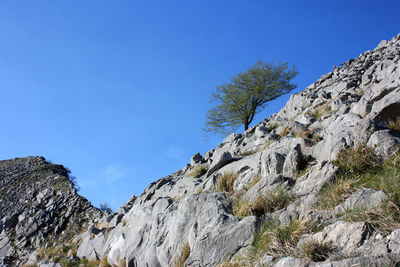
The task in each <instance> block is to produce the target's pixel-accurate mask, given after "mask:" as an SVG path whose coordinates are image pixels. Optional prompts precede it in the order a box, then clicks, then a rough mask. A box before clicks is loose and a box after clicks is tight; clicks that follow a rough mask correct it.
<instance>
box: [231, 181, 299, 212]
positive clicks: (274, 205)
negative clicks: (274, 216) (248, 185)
mask: <svg viewBox="0 0 400 267" xmlns="http://www.w3.org/2000/svg"><path fill="white" fill-rule="evenodd" d="M293 199H294V196H293V195H292V194H289V193H288V192H287V191H285V190H283V189H282V188H277V189H275V190H272V191H270V192H268V193H267V194H265V195H259V196H258V197H257V198H256V200H254V201H253V202H251V201H249V200H246V199H245V200H238V201H236V202H234V203H233V214H234V215H235V216H237V217H240V218H242V217H246V216H250V215H254V216H257V217H259V216H261V215H264V214H266V213H270V212H274V211H277V210H281V209H283V208H286V207H287V206H288V205H289V204H290V203H291V202H292V201H293Z"/></svg>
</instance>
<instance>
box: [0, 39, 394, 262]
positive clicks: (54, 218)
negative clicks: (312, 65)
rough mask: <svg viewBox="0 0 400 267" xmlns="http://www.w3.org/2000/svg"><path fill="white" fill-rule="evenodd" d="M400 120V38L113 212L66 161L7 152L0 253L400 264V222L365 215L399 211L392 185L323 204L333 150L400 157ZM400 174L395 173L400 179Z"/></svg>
mask: <svg viewBox="0 0 400 267" xmlns="http://www.w3.org/2000/svg"><path fill="white" fill-rule="evenodd" d="M399 118H400V35H398V36H397V37H394V38H393V39H392V40H390V41H382V42H381V43H380V44H379V45H378V47H377V48H376V49H374V50H373V51H367V52H364V53H362V54H361V55H360V56H359V57H358V58H356V59H351V60H349V61H347V62H345V63H343V64H342V65H341V66H340V67H336V66H335V67H334V69H333V71H332V72H330V73H328V74H326V75H323V76H322V77H321V78H320V79H319V80H318V81H316V82H315V83H313V84H312V85H310V86H309V87H307V88H306V89H305V90H304V91H302V92H300V93H297V94H294V95H292V96H291V97H290V100H289V101H288V103H287V104H286V105H285V107H284V108H283V109H282V110H281V111H280V112H278V113H276V114H274V115H272V116H270V117H269V118H267V119H265V120H264V121H263V122H261V123H259V124H258V125H255V126H253V127H252V128H250V129H248V130H247V131H246V132H244V133H243V134H231V135H229V136H228V137H227V138H226V139H225V140H224V141H223V142H222V143H221V144H220V145H219V146H218V147H216V148H215V149H213V150H211V151H209V152H206V153H205V154H204V156H202V155H200V154H195V155H194V156H193V157H192V158H191V159H190V164H188V166H186V167H185V168H183V169H182V170H179V171H177V172H175V173H173V174H171V175H169V176H167V177H164V178H162V179H160V180H158V181H156V182H154V183H152V184H150V185H149V187H148V188H147V189H146V190H145V191H144V192H143V194H141V195H140V196H138V197H132V198H131V199H130V200H129V201H128V202H127V203H126V204H125V205H124V206H122V207H121V208H120V209H119V210H118V211H117V212H116V213H113V214H100V212H99V211H98V210H96V209H95V208H93V207H91V206H90V204H89V203H88V202H87V201H86V200H84V199H83V198H81V197H80V196H78V195H77V194H76V192H75V191H74V189H73V187H72V186H71V184H70V182H69V179H68V174H67V171H66V170H65V169H64V168H62V167H61V166H58V165H52V164H49V163H46V162H45V160H44V159H43V158H27V159H16V160H11V161H3V162H0V176H1V179H2V180H1V186H2V187H1V188H2V189H1V199H2V202H1V203H0V210H1V217H2V218H1V219H2V224H1V225H0V257H1V258H3V259H4V261H5V262H6V263H7V262H13V263H17V264H21V263H23V262H27V261H28V259H29V260H30V261H29V262H30V263H32V262H34V261H35V260H36V261H40V260H43V257H42V258H41V257H40V255H38V253H37V250H38V249H39V248H40V247H43V246H47V247H49V246H57V245H59V243H57V242H56V240H55V239H63V240H65V242H66V243H67V244H68V245H69V246H71V247H74V248H75V249H76V251H75V252H74V253H73V255H72V256H71V257H70V259H71V261H74V262H81V263H83V264H85V262H84V261H82V259H86V260H89V261H99V260H101V259H103V260H107V262H108V263H109V264H111V265H115V266H124V265H126V266H218V265H219V264H223V265H224V266H239V265H235V264H240V266H243V265H248V266H252V265H256V266H352V265H353V264H366V265H367V266H368V265H369V264H375V265H390V264H394V263H396V262H398V261H399V260H400V220H399V224H396V223H391V224H390V225H386V226H385V227H384V228H380V227H381V226H380V225H378V223H377V222H376V221H373V220H372V221H371V220H369V219H368V218H366V217H362V216H358V217H354V216H353V215H354V213H356V212H359V213H360V212H364V213H362V214H364V215H365V214H370V213H368V212H376V209H378V208H379V207H383V206H382V205H392V206H387V207H388V208H387V209H386V210H387V211H388V210H390V211H393V212H394V213H395V215H396V214H397V215H399V213H396V208H397V209H399V207H398V206H396V205H397V204H396V203H394V202H393V201H392V193H391V192H389V191H390V190H385V187H384V186H381V185H376V184H377V183H375V184H374V185H371V184H362V186H361V185H360V186H359V187H357V185H358V184H360V182H359V181H360V179H361V178H360V179H358V180H356V182H353V184H351V183H350V182H348V181H347V182H348V184H346V180H343V181H344V182H343V184H344V185H348V187H345V186H344V187H343V188H344V189H340V190H342V191H343V192H346V194H345V193H343V195H340V199H339V200H338V201H337V203H336V202H335V204H334V205H333V206H331V207H330V206H328V205H327V204H326V203H323V204H322V205H323V206H324V208H321V204H320V202H321V195H322V194H323V191H324V190H325V192H326V191H327V190H329V188H330V187H329V186H332V185H334V184H335V183H336V184H338V181H342V180H341V179H342V178H343V177H342V176H341V175H343V169H341V168H340V166H338V164H337V163H336V162H335V160H337V159H338V157H339V156H340V155H341V154H342V153H343V152H344V151H346V149H348V148H349V147H350V148H351V147H357V146H360V147H361V146H366V147H367V148H365V151H366V152H365V153H367V152H368V153H369V151H370V150H371V149H372V150H373V151H374V153H375V154H376V157H377V158H378V159H379V160H381V161H384V160H391V159H392V158H393V155H394V154H396V151H398V149H399V146H400V135H399V132H398V131H399V129H400V125H399V124H400V119H399ZM396 123H397V124H396ZM396 125H397V126H396ZM368 147H370V150H368ZM396 162H397V161H396ZM393 164H394V165H393V166H394V167H393V168H397V169H398V167H397V166H398V165H396V164H397V163H393ZM398 171H399V172H400V170H398ZM394 173H395V174H393V173H392V175H394V178H393V179H394V180H391V182H392V183H397V184H399V185H400V179H399V177H398V173H397V174H396V172H394ZM374 175H378V174H377V173H376V172H375V173H374ZM385 175H389V174H387V173H386V174H385ZM396 175H397V176H396ZM193 177H195V178H193ZM396 177H397V178H396ZM343 179H344V178H343ZM396 179H397V180H396ZM357 183H358V184H357ZM32 185H34V186H32ZM364 187H366V188H364ZM346 188H347V189H346ZM349 188H351V190H349ZM346 190H347V191H346ZM318 203H319V204H318ZM393 205H394V206H393ZM393 207H395V208H393ZM351 212H352V213H351ZM359 213H358V214H359ZM397 215H396V216H397ZM351 216H353V217H351ZM350 217H351V218H356V219H352V220H350V219H349V218H350ZM374 218H375V217H374ZM394 221H396V219H395V220H394ZM78 225H79V226H82V227H81V228H80V229H78V228H77V226H78ZM313 225H317V226H313ZM285 227H286V228H285ZM282 229H286V230H282ZM288 229H292V232H291V233H292V235H293V236H292V237H290V238H289V239H287V240H286V241H285V242H283V241H282V240H281V239H282V238H284V237H282V235H279V234H277V233H279V231H281V230H282V231H285V233H288V232H290V231H289V230H288ZM382 229H383V230H382ZM263 231H265V232H263ZM274 231H275V232H274ZM276 231H278V232H276ZM263 235H264V236H263ZM265 236H267V238H266V239H265V240H267V241H265V242H264V243H260V242H261V241H260V240H263V239H262V238H264V237H265ZM280 238H281V239H280ZM279 242H281V243H279ZM260 248H262V249H260ZM285 255H286V256H285ZM288 255H290V256H288ZM35 257H36V259H35ZM48 260H53V261H54V258H53V259H48Z"/></svg>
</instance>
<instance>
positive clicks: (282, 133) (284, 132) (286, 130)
mask: <svg viewBox="0 0 400 267" xmlns="http://www.w3.org/2000/svg"><path fill="white" fill-rule="evenodd" d="M289 133H290V128H289V127H288V126H284V127H283V128H282V129H281V130H280V131H279V135H280V137H284V136H286V135H288V134H289Z"/></svg>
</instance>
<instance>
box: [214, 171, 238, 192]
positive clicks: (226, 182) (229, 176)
mask: <svg viewBox="0 0 400 267" xmlns="http://www.w3.org/2000/svg"><path fill="white" fill-rule="evenodd" d="M238 176H239V174H238V173H233V172H225V173H223V174H222V175H221V174H220V175H219V176H218V180H217V187H216V189H215V191H216V192H233V184H234V183H235V181H236V179H237V178H238Z"/></svg>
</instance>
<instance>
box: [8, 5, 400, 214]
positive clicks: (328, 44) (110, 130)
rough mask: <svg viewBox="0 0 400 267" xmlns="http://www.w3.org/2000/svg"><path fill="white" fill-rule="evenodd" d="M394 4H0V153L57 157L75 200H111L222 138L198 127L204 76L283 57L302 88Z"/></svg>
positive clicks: (371, 39)
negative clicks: (72, 180) (76, 190)
mask: <svg viewBox="0 0 400 267" xmlns="http://www.w3.org/2000/svg"><path fill="white" fill-rule="evenodd" d="M399 12H400V1H378V0H376V1H371V0H362V1H361V0H360V1H351V0H346V1H341V0H335V1H327V0H324V1H323V0H316V1H307V0H305V1H251V0H249V1H244V0H240V1H235V0H226V1H216V0H212V1H211V0H210V1H208V0H205V1H187V0H186V1H183V0H182V1H175V0H172V1H166V0H165V1H151V0H150V1H148V0H146V1H127V0H126V1H116V0H113V1H102V0H85V1H82V0H60V1H54V0H48V1H44V0H37V1H32V0H26V1H16V0H0V159H9V158H14V157H25V156H29V155H40V156H44V157H46V158H47V159H49V160H51V161H52V162H53V163H59V164H63V165H64V166H66V167H68V168H69V169H70V170H71V171H72V174H73V175H74V176H76V177H77V181H78V184H79V185H80V187H81V191H80V193H81V194H82V195H83V196H85V197H87V198H88V199H89V200H90V201H92V203H93V204H95V205H99V204H100V203H102V202H105V201H107V202H109V203H110V204H111V206H112V207H113V208H114V209H117V208H118V207H119V206H120V205H121V204H122V203H124V202H125V201H126V200H128V199H129V197H130V196H131V195H132V194H136V195H138V194H140V193H141V192H142V191H143V190H144V189H145V187H146V186H147V185H148V184H149V183H150V182H152V181H154V180H156V179H159V178H161V177H163V176H166V175H168V174H170V173H171V172H173V171H175V170H178V169H180V168H182V167H183V166H185V164H186V163H188V162H189V159H190V156H191V155H193V154H194V153H196V152H201V153H204V152H206V151H208V150H210V149H211V148H213V147H214V146H216V145H217V144H218V143H219V142H220V141H222V139H223V137H221V136H212V137H211V138H209V139H208V140H205V139H204V134H203V132H202V129H201V128H202V127H203V123H204V117H205V113H206V111H207V109H208V108H210V103H209V96H210V94H211V92H212V91H213V90H214V89H215V87H216V86H217V85H221V84H223V83H225V82H228V81H229V79H230V78H231V77H232V76H233V75H234V74H236V73H238V72H242V71H245V70H246V69H247V68H248V67H250V66H251V65H253V64H254V63H255V62H256V61H257V60H258V59H261V60H264V61H270V62H271V61H272V62H278V61H287V62H289V64H291V65H293V64H294V65H296V66H297V68H298V70H299V75H298V76H297V78H296V83H297V84H298V88H297V89H296V90H295V91H296V92H297V91H300V90H303V89H304V88H305V87H306V86H308V85H309V84H311V83H313V82H314V81H316V79H318V78H319V77H320V76H321V75H322V74H325V73H327V72H329V71H330V70H331V68H332V66H333V65H334V64H336V65H340V63H342V62H344V61H346V60H348V59H350V58H354V57H357V56H358V55H359V54H360V53H361V52H363V51H365V50H369V49H373V48H374V47H375V46H376V45H377V44H378V43H379V41H380V40H382V39H390V38H392V37H393V36H394V35H397V34H398V33H399V32H400V19H399ZM288 97H289V96H284V97H282V98H280V99H279V100H277V101H274V102H273V103H271V104H270V105H269V106H267V108H266V109H265V110H264V111H263V112H262V113H261V114H260V115H258V116H257V117H256V119H255V121H254V123H258V122H259V121H261V120H262V118H264V117H266V116H268V115H270V114H272V113H274V112H277V111H279V109H280V108H281V107H282V106H283V105H284V103H285V102H286V101H287V99H288ZM240 131H242V129H240Z"/></svg>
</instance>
